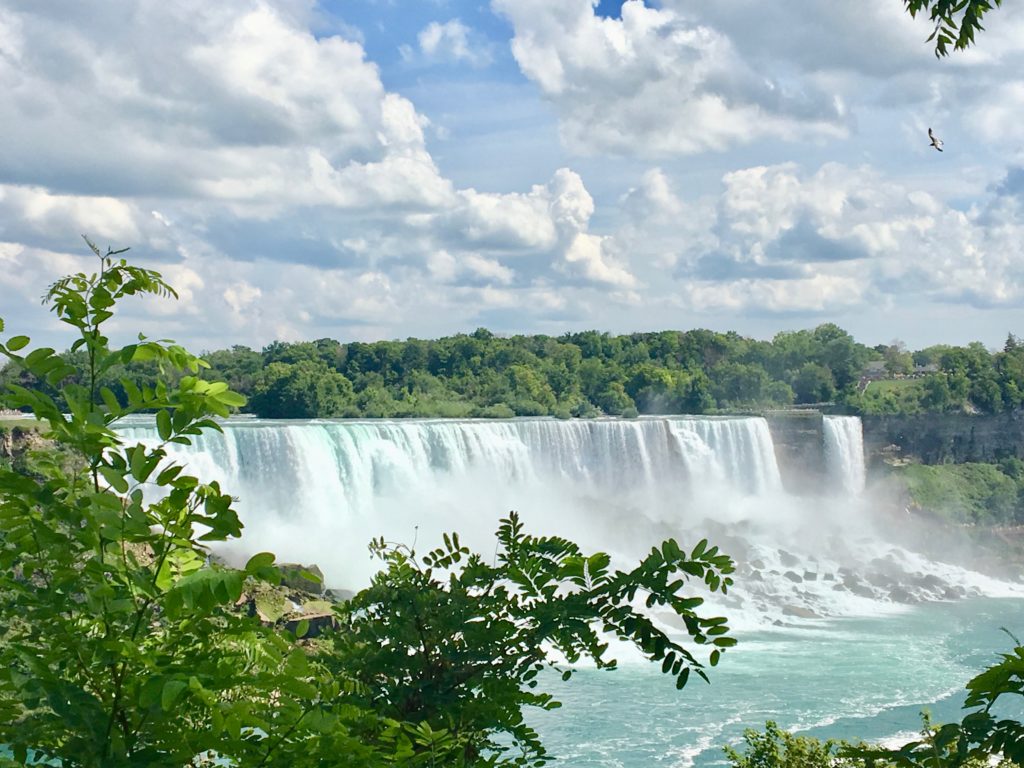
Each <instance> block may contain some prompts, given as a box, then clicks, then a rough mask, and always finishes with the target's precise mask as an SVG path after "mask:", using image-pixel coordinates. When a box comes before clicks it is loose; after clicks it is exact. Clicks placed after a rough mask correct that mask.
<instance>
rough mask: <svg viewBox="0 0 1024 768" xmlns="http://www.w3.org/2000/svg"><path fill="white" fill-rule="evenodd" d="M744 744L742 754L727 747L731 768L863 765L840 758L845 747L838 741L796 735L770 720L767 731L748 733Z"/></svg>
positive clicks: (747, 731)
mask: <svg viewBox="0 0 1024 768" xmlns="http://www.w3.org/2000/svg"><path fill="white" fill-rule="evenodd" d="M743 742H744V744H745V749H744V751H743V752H740V751H739V750H737V749H734V748H733V747H728V746H727V747H725V748H724V749H725V756H726V758H728V760H729V763H730V765H731V766H732V768H843V767H844V766H855V765H859V764H860V762H859V761H857V760H854V759H852V758H842V757H840V756H839V752H840V748H841V747H842V746H843V745H841V744H840V743H838V742H835V741H831V740H830V741H820V740H819V739H815V738H814V737H812V736H795V735H793V734H792V733H790V732H789V731H784V730H782V729H781V728H779V726H778V725H777V724H776V723H774V722H772V721H771V720H769V721H768V722H767V723H765V729H764V731H757V730H754V729H752V728H748V729H747V730H745V731H744V732H743Z"/></svg>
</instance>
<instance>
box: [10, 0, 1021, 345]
mask: <svg viewBox="0 0 1024 768" xmlns="http://www.w3.org/2000/svg"><path fill="white" fill-rule="evenodd" d="M989 27H990V29H989V31H987V32H986V33H985V34H984V35H982V36H981V37H980V38H979V43H978V46H977V47H976V48H975V49H974V50H972V51H970V52H967V53H965V54H957V55H955V56H953V57H951V58H950V59H947V60H942V61H938V60H936V59H935V57H934V56H933V55H932V53H931V50H930V48H929V47H928V46H927V45H926V44H925V42H924V38H925V37H926V36H927V34H928V32H929V27H928V24H927V23H926V22H923V21H913V20H911V19H909V18H908V17H907V16H906V15H905V14H904V13H903V12H902V3H901V2H899V0H863V2H860V3H856V4H835V3H821V2H820V0H789V1H788V2H786V3H773V4H765V3H763V2H755V0H730V2H727V3H707V2H700V1H699V0H660V1H659V2H647V3H645V2H643V0H627V2H625V3H620V2H601V3H600V4H599V5H596V6H595V5H594V3H592V2H591V0H560V1H559V2H557V3H552V2H550V0H483V1H480V2H462V1H460V0H426V1H423V2H412V1H411V0H390V1H389V0H322V2H315V1H314V0H223V1H222V2H218V3H216V4H211V3H208V2H205V1H204V0H103V1H102V2H101V1H100V0H50V1H49V2H46V3H40V2H37V1H36V0H0V147H2V149H0V316H2V317H4V319H5V320H6V321H7V325H8V328H9V330H12V331H15V332H27V333H29V334H30V335H34V336H36V337H38V338H40V339H42V340H46V341H50V342H52V343H55V344H58V345H59V344H61V343H62V340H61V338H60V337H59V336H58V335H57V331H56V328H55V326H54V323H53V321H52V319H51V318H49V317H48V315H47V314H46V312H45V310H43V309H42V308H41V307H39V305H38V296H39V294H40V293H41V291H42V289H43V287H44V286H45V285H46V284H47V283H48V282H49V281H51V280H52V279H54V278H55V277H56V276H58V275H61V274H63V273H65V272H67V271H71V270H77V269H86V268H89V266H90V263H89V260H88V259H87V258H86V256H87V252H86V251H85V249H84V247H83V244H82V243H81V241H80V239H79V235H80V234H81V233H86V234H89V235H90V236H91V237H93V238H94V239H95V240H97V241H99V242H100V243H101V244H103V245H106V244H108V243H109V244H110V245H113V246H115V247H122V246H131V248H132V255H133V257H134V258H135V259H136V260H138V261H140V262H141V263H145V264H147V265H151V266H154V267H156V268H157V269H160V270H162V271H163V272H164V273H165V274H166V275H167V277H168V278H169V279H170V280H171V282H172V283H174V284H175V285H176V286H177V287H178V288H179V292H180V293H181V299H180V300H179V301H178V302H176V303H170V302H149V303H146V304H137V305H132V306H131V307H130V308H129V309H128V311H127V312H126V314H125V315H124V316H123V317H122V318H121V319H120V320H119V329H120V331H122V332H124V333H128V332H129V331H132V332H134V331H137V330H143V331H145V332H147V333H150V334H158V335H161V336H170V337H173V338H176V339H178V340H180V341H182V342H185V343H187V344H190V345H192V346H194V347H197V348H200V349H211V348H215V347H220V346H225V345H228V344H232V343H242V344H248V345H252V346H255V347H260V346H262V345H264V344H266V343H268V342H270V341H272V340H274V339H287V340H293V339H306V338H318V337H323V336H330V337H334V338H339V339H342V340H353V339H359V340H373V339H380V338H405V337H407V336H419V337H431V336H437V335H441V334H448V333H454V332H458V331H469V330H472V329H474V328H476V327H478V326H481V325H484V326H487V327H490V328H491V329H492V330H494V331H497V332H501V333H518V332H543V333H551V334H557V333H561V332H564V331H567V330H573V329H581V328H598V329H602V330H609V331H613V332H629V331H635V330H654V329H665V328H678V329H687V328H693V327H710V328H715V329H718V330H737V331H739V332H741V333H744V334H748V335H752V336H756V337H760V338H770V337H771V336H772V335H774V334H775V333H776V332H778V331H780V330H787V329H793V328H803V327H812V326H814V325H816V324H818V323H821V322H826V321H830V322H837V323H839V324H840V325H842V326H843V327H845V328H847V329H849V330H850V331H851V332H853V333H854V334H855V335H856V336H857V337H858V338H859V339H861V340H863V341H865V342H867V343H871V344H874V343H888V342H890V341H892V340H893V339H902V340H904V341H906V342H907V343H908V344H910V345H911V346H912V347H920V346H924V345H927V344H931V343H936V342H940V341H946V342H958V343H963V342H967V341H970V340H973V339H978V340H981V341H983V342H985V343H986V344H989V345H992V346H996V345H999V344H1001V342H1002V340H1003V339H1004V338H1005V336H1006V334H1007V332H1011V331H1012V332H1015V333H1018V334H1019V333H1022V332H1024V328H1022V327H1021V326H1022V325H1024V323H1022V322H1021V321H1022V317H1024V316H1022V314H1021V307H1022V304H1024V280H1022V277H1024V199H1022V197H1024V183H1021V179H1022V178H1024V170H1022V167H1024V121H1022V120H1021V119H1020V118H1021V114H1022V112H1024V75H1021V74H1020V73H1021V72H1024V67H1022V65H1024V9H1021V8H1019V7H1017V6H1014V5H1007V6H1006V7H1005V8H1001V9H999V10H997V11H996V12H994V13H993V15H992V17H991V21H990V22H989ZM928 127H933V128H935V130H936V133H937V134H938V135H940V136H941V137H942V138H943V139H944V140H945V142H946V145H945V149H946V151H945V152H943V153H942V154H939V153H937V152H935V151H934V150H932V149H931V148H929V146H928V140H927V136H926V132H927V129H928Z"/></svg>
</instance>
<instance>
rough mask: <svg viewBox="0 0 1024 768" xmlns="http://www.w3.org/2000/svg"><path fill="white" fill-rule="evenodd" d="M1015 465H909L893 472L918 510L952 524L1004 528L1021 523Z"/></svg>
mask: <svg viewBox="0 0 1024 768" xmlns="http://www.w3.org/2000/svg"><path fill="white" fill-rule="evenodd" d="M1018 463H1019V460H1009V461H1004V462H1003V463H1002V464H981V463H966V464H937V465H923V464H910V465H907V466H905V467H897V468H894V470H893V473H894V476H895V477H896V479H897V480H898V481H899V482H900V483H902V484H903V486H904V488H905V489H906V492H907V494H908V495H909V496H910V498H911V500H912V501H913V502H914V503H915V504H916V505H917V506H919V507H922V508H924V509H927V510H929V511H932V512H936V513H939V514H941V515H945V516H946V517H947V518H948V519H949V520H951V521H954V522H962V523H970V524H978V525H1007V524H1019V523H1021V522H1024V476H1022V475H1021V474H1020V472H1019V468H1018Z"/></svg>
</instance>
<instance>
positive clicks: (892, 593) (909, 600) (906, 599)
mask: <svg viewBox="0 0 1024 768" xmlns="http://www.w3.org/2000/svg"><path fill="white" fill-rule="evenodd" d="M889 598H890V599H891V600H892V601H893V602H894V603H903V604H905V605H913V604H914V603H919V602H921V600H920V599H919V598H918V597H917V596H916V595H913V594H911V593H910V592H909V591H908V590H906V589H904V588H903V587H900V586H896V587H893V588H892V589H891V590H889Z"/></svg>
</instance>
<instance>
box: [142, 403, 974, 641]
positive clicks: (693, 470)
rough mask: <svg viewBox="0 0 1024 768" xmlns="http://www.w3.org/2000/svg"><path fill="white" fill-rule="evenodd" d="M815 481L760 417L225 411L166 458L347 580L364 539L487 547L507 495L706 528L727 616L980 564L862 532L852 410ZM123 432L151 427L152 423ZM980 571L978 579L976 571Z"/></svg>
mask: <svg viewBox="0 0 1024 768" xmlns="http://www.w3.org/2000/svg"><path fill="white" fill-rule="evenodd" d="M823 429H824V446H823V450H824V451H825V454H826V474H827V475H828V477H827V480H828V486H829V490H828V493H826V494H825V495H824V496H823V497H815V498H802V497H795V496H792V495H789V494H787V493H786V492H785V491H784V490H783V485H782V480H781V477H780V472H779V467H778V464H777V463H776V459H775V451H774V446H773V444H772V438H771V433H770V432H769V429H768V425H767V422H766V421H765V420H764V419H762V418H756V417H745V418H721V417H658V418H641V419H635V420H628V421H622V420H611V419H607V420H605V419H601V420H572V421H556V420H552V419H523V420H511V421H480V420H477V421H458V420H406V421H320V420H317V421H306V422H270V421H259V420H256V419H237V420H231V421H229V422H227V423H226V424H225V426H224V432H223V434H219V433H216V432H208V433H206V434H204V435H203V436H202V437H200V438H198V439H196V441H195V444H194V445H193V446H191V447H184V446H172V449H173V456H174V458H175V459H176V460H179V461H183V462H184V463H186V464H187V465H188V467H189V469H190V471H192V472H193V473H194V474H196V475H197V476H198V477H200V478H202V479H204V480H207V481H208V480H218V481H220V482H221V484H222V486H223V488H225V489H226V490H227V491H229V492H230V493H231V494H232V495H234V496H236V497H237V498H238V499H239V504H238V508H239V510H240V515H241V517H242V521H243V523H244V524H245V532H244V534H243V538H242V540H241V542H236V543H235V544H233V545H232V546H231V547H228V548H227V549H225V550H224V554H225V555H227V556H229V557H232V556H236V557H239V558H240V557H243V556H245V555H247V554H250V553H252V552H255V551H259V550H271V551H274V552H277V553H278V554H279V556H280V557H282V558H284V559H287V560H297V561H302V562H307V563H308V562H315V563H317V564H318V565H320V566H321V567H322V568H323V570H324V573H325V574H326V576H327V579H328V581H329V582H330V584H331V585H332V586H344V587H358V586H359V585H361V584H363V583H365V582H366V581H367V580H368V578H369V577H370V575H371V574H372V573H373V571H374V570H375V569H376V567H377V564H376V563H374V562H371V561H370V559H369V557H368V556H367V554H366V549H365V546H366V543H367V542H368V541H369V540H370V539H371V538H374V537H377V536H381V535H383V536H384V537H385V538H387V539H389V540H392V541H402V542H406V543H412V542H417V541H419V542H423V544H425V545H426V546H433V545H434V543H435V542H436V541H437V540H438V539H439V537H440V534H441V533H442V532H445V531H458V532H459V533H460V534H461V535H462V538H463V539H464V540H465V541H466V542H467V543H468V544H469V545H470V546H473V547H474V548H476V549H477V550H479V551H489V550H490V549H493V546H494V544H493V539H492V538H491V536H492V534H493V532H494V530H495V528H496V525H497V521H498V519H499V518H500V517H502V516H504V515H505V514H506V513H507V512H508V511H509V510H510V509H516V510H518V511H519V512H520V513H521V515H522V517H523V519H524V521H525V522H526V523H527V525H528V526H529V528H530V530H531V531H534V532H537V533H550V534H558V535H564V536H568V537H570V538H574V539H575V540H577V541H578V542H579V543H580V544H581V545H582V546H584V547H585V548H587V549H603V550H606V551H610V552H611V553H612V554H613V555H616V556H620V557H622V558H623V559H626V558H635V557H636V556H638V555H642V554H643V553H644V552H645V551H647V550H648V549H649V548H650V546H651V545H652V544H655V543H657V542H658V541H660V540H662V539H663V538H666V537H668V536H675V537H677V538H678V539H679V540H680V541H681V542H683V543H684V545H685V543H687V542H695V541H696V540H697V539H699V538H702V537H705V536H706V537H708V538H709V539H711V540H712V541H713V542H715V543H717V544H720V545H721V547H722V549H723V551H725V552H727V553H729V554H730V555H732V556H733V557H734V558H735V559H736V561H737V563H738V564H739V566H740V570H739V577H740V578H738V584H737V589H736V590H735V591H734V592H733V593H732V594H731V595H730V597H729V598H728V599H727V601H726V602H725V603H724V604H723V606H722V607H723V609H727V610H728V612H729V615H730V616H731V617H733V618H734V622H733V623H734V624H744V623H751V624H756V625H762V624H764V623H765V622H766V621H769V620H771V621H777V620H778V617H779V615H780V612H782V611H786V612H785V613H783V615H785V616H786V617H787V619H786V620H787V621H793V620H795V621H800V620H805V619H809V618H813V617H815V616H828V615H848V614H864V613H869V614H873V613H878V612H880V611H885V610H894V609H897V608H898V604H900V603H906V602H913V601H916V600H919V599H940V598H943V597H951V596H954V595H953V593H952V592H950V591H949V590H953V589H955V590H960V591H966V590H970V589H972V588H976V587H977V585H978V584H979V583H981V582H979V579H980V578H981V577H977V576H976V575H975V574H970V573H969V572H966V571H963V570H962V569H958V568H954V567H951V566H944V565H940V564H935V563H930V562H928V561H926V560H923V559H922V558H919V557H918V558H915V557H914V556H912V555H911V554H910V553H907V552H906V551H905V550H901V549H899V548H897V547H894V546H892V545H891V544H889V543H887V542H886V541H885V537H884V536H879V535H876V534H875V533H874V532H873V529H872V526H871V525H870V523H869V521H868V520H867V516H866V514H865V510H864V509H863V505H862V504H861V503H860V492H861V491H862V489H863V487H864V464H863V462H864V459H863V456H864V452H863V445H862V441H861V428H860V420H859V419H857V418H855V417H826V419H825V422H824V427H823ZM122 435H123V436H124V437H125V438H126V439H127V440H129V441H131V440H140V441H144V442H147V443H151V442H153V441H154V440H155V439H156V432H155V428H154V427H153V426H152V425H151V423H138V424H134V425H130V426H126V427H125V428H124V429H123V430H122ZM982 586H983V588H984V584H982Z"/></svg>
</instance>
